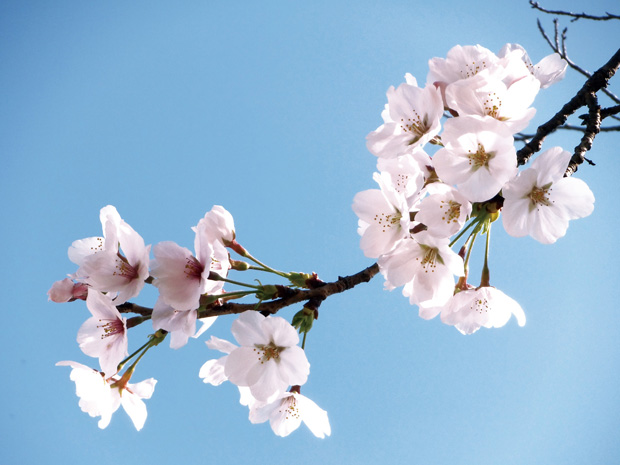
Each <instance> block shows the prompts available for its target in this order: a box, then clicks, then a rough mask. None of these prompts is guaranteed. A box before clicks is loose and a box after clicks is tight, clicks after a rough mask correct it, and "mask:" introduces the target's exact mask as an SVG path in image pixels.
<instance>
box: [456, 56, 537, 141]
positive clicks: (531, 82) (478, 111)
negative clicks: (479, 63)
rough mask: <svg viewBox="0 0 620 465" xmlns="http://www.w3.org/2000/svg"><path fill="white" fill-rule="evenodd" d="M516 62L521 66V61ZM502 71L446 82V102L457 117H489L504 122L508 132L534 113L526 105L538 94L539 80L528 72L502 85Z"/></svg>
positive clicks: (520, 129)
mask: <svg viewBox="0 0 620 465" xmlns="http://www.w3.org/2000/svg"><path fill="white" fill-rule="evenodd" d="M519 63H521V65H522V66H523V67H524V68H525V65H523V63H522V62H521V61H519ZM504 71H505V70H500V71H499V72H496V73H492V72H491V71H490V70H484V71H481V72H480V73H478V74H476V75H475V76H473V77H471V78H469V79H464V80H461V81H457V82H455V83H453V84H451V85H449V86H448V87H447V88H446V104H447V105H448V107H449V108H450V109H451V110H454V111H456V112H457V113H458V115H459V116H467V115H477V116H490V117H492V118H495V119H496V120H498V121H500V122H502V123H503V124H505V125H506V127H507V128H508V129H510V132H511V133H512V134H515V133H517V132H519V131H522V130H523V129H525V128H526V127H527V125H528V124H529V121H530V120H531V119H532V118H533V117H534V114H535V113H536V110H535V109H534V108H531V107H530V105H531V104H532V102H533V101H534V98H535V97H536V94H537V93H538V90H539V88H540V82H539V81H538V80H537V79H536V78H535V77H534V76H532V75H530V74H529V73H528V74H527V76H524V77H522V78H521V79H518V80H517V81H515V82H513V83H512V84H510V85H506V84H505V83H504V82H503V81H502V80H501V78H502V77H503V75H504ZM523 72H524V73H526V72H527V70H524V71H523Z"/></svg>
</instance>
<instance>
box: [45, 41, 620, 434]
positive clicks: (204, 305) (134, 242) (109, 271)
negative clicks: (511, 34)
mask: <svg viewBox="0 0 620 465" xmlns="http://www.w3.org/2000/svg"><path fill="white" fill-rule="evenodd" d="M567 66H568V64H567V62H566V60H565V59H563V58H562V57H561V56H560V55H559V54H557V53H555V54H553V55H550V56H547V57H544V58H543V59H542V60H540V62H538V63H537V64H536V65H534V64H533V63H532V61H531V60H530V58H529V56H528V54H527V52H526V51H525V50H524V49H523V47H521V46H520V45H518V44H506V45H505V46H504V47H502V49H501V50H500V51H499V52H498V53H494V52H492V51H491V50H488V49H486V48H484V47H482V46H480V45H475V46H460V45H457V46H455V47H453V48H452V49H451V50H450V51H448V53H447V55H446V57H445V58H440V57H435V58H432V59H431V60H430V61H429V71H428V74H427V76H426V83H425V84H424V85H423V86H420V85H418V81H417V79H416V78H415V77H414V76H412V75H410V74H407V75H405V82H402V83H401V84H399V85H398V87H393V86H392V87H390V88H389V89H388V91H387V93H386V97H387V104H386V105H385V106H384V108H383V111H382V113H381V118H382V120H383V122H382V123H381V125H380V126H379V127H377V129H376V130H374V131H371V132H370V133H369V134H368V135H367V144H366V145H367V148H368V150H369V151H370V153H371V154H372V155H374V156H375V157H376V158H377V172H375V173H374V174H373V180H374V181H375V182H376V184H378V188H375V189H368V190H365V191H362V192H358V193H357V194H356V195H355V196H354V198H353V205H352V208H353V211H354V212H355V214H356V215H357V216H358V233H359V235H360V236H361V238H360V248H361V249H362V251H363V253H364V255H365V256H367V257H368V258H371V259H373V260H375V261H376V262H375V263H374V264H373V265H371V266H369V267H367V268H365V269H363V270H361V271H359V272H358V273H355V274H352V275H350V276H344V277H339V278H338V279H337V280H335V281H332V282H324V281H322V280H321V279H319V277H318V275H317V274H316V273H314V272H312V273H304V272H284V271H280V270H278V269H276V268H274V267H272V266H270V265H267V264H265V263H264V262H263V261H262V260H260V259H258V258H257V257H254V256H253V255H252V254H251V253H250V252H249V251H248V250H247V249H245V248H244V247H243V246H242V245H241V244H240V243H239V242H238V240H237V232H236V230H235V226H234V221H233V217H232V215H231V214H230V213H229V212H228V211H227V210H226V209H225V208H224V207H222V206H219V205H216V206H214V207H213V208H212V209H211V210H210V211H208V212H207V213H206V214H205V215H204V216H203V217H202V218H200V219H199V220H198V222H197V224H196V225H195V226H194V227H192V230H193V232H194V233H195V236H194V246H193V250H190V249H188V248H186V247H183V246H181V245H179V244H177V243H175V242H172V241H164V242H160V243H158V244H156V245H154V246H151V245H146V244H145V243H144V240H143V238H142V236H140V235H139V234H138V233H137V232H136V231H135V230H134V229H133V228H132V227H131V226H130V225H129V224H128V223H127V222H126V221H125V220H124V219H123V218H121V216H120V214H119V213H118V211H117V210H116V208H115V207H114V206H112V205H108V206H106V207H103V208H102V209H101V211H100V215H99V217H100V222H101V228H102V233H101V235H100V236H93V237H87V238H84V239H80V240H76V241H74V242H73V243H72V245H71V246H70V247H69V250H68V256H69V259H70V260H71V261H72V262H73V263H74V264H75V265H76V266H77V270H76V271H74V272H73V273H71V274H70V275H69V277H68V278H65V279H63V280H60V281H57V282H56V283H54V284H53V285H52V288H51V289H50V290H49V293H48V295H49V298H50V300H53V301H55V302H70V301H77V300H81V301H85V303H86V307H87V309H88V311H89V313H90V316H89V317H88V318H87V319H86V321H85V322H84V323H83V324H82V326H81V327H80V329H79V331H78V335H77V342H78V345H79V347H80V349H81V350H82V352H84V354H86V355H87V356H90V357H93V358H97V359H98V362H99V369H94V368H90V367H87V366H85V365H82V364H80V363H77V362H73V361H60V362H58V365H59V366H68V367H70V368H71V374H70V378H71V380H72V381H74V382H75V384H76V394H77V395H78V397H79V398H80V401H79V406H80V408H81V409H82V410H83V411H84V412H86V413H88V414H89V415H90V416H92V417H100V420H99V423H98V425H99V427H100V428H105V427H107V426H108V424H109V423H110V419H111V416H112V414H113V413H114V412H115V411H116V410H118V409H119V407H120V406H123V409H124V410H125V411H126V412H127V414H128V415H129V416H130V418H131V419H132V421H133V423H134V425H135V427H136V429H138V430H139V429H141V428H142V427H143V425H144V423H145V420H146V417H147V413H146V406H145V404H144V401H143V400H144V399H149V398H150V397H151V396H152V394H153V392H154V388H155V384H156V382H157V381H156V380H155V379H153V378H149V379H146V380H144V381H141V382H138V383H130V382H129V381H130V380H132V377H133V375H134V372H135V370H136V368H137V366H138V363H139V362H140V360H141V359H142V358H143V357H144V356H145V355H146V354H147V353H148V352H149V351H150V350H151V349H152V348H154V347H156V346H158V345H159V344H161V343H162V342H163V341H164V340H166V339H169V341H170V347H171V348H173V349H180V348H181V347H183V346H185V345H186V344H187V343H188V341H189V340H190V338H198V337H200V336H201V335H202V334H203V333H204V332H205V331H207V330H209V328H210V327H211V325H212V324H213V322H214V321H215V319H216V318H217V317H219V316H225V315H238V317H237V318H236V319H235V320H234V321H233V322H232V324H231V330H230V331H231V335H232V337H233V338H234V340H235V342H232V341H229V340H226V339H220V338H219V337H216V336H215V335H211V337H210V339H209V340H207V341H206V345H207V347H208V348H209V349H211V350H216V351H219V352H221V353H222V354H223V355H222V356H220V358H211V359H208V360H207V361H206V362H205V363H204V364H203V365H202V367H201V368H200V369H199V370H198V375H199V377H200V378H201V379H202V380H203V381H204V383H206V384H211V385H213V386H219V385H221V384H223V383H225V382H230V384H232V385H234V386H236V388H238V390H239V394H240V402H241V403H242V404H243V405H245V406H247V407H248V410H249V414H248V418H249V420H250V422H252V423H263V422H267V421H269V423H270V426H271V428H272V430H273V431H274V433H275V434H276V435H278V436H287V435H288V434H290V433H291V432H292V431H294V430H295V429H297V428H298V427H299V426H300V424H301V423H302V422H303V423H305V424H306V426H307V427H308V428H309V429H310V431H311V432H312V433H313V434H314V435H315V436H317V437H320V438H323V437H325V436H327V435H330V434H331V426H330V423H329V419H328V415H327V412H326V411H324V410H323V409H321V408H320V407H319V406H318V405H317V404H315V403H314V402H313V401H312V400H310V399H309V398H308V397H305V395H302V394H301V389H302V386H304V385H305V383H306V381H307V380H308V378H309V374H310V362H309V360H308V359H307V356H306V350H305V349H306V343H307V342H308V340H307V336H308V333H309V332H310V331H311V330H312V328H313V325H314V323H315V321H316V320H317V319H318V315H319V308H320V306H321V305H322V304H323V302H324V301H325V300H326V299H328V298H329V297H330V296H332V295H334V294H338V293H342V292H345V291H348V290H350V289H353V288H354V287H356V286H357V285H359V284H361V283H365V282H368V281H370V280H371V279H373V278H374V277H375V276H378V275H379V274H381V275H382V276H383V278H384V279H385V288H386V289H387V290H394V289H396V288H402V294H403V296H404V297H406V298H407V299H408V301H409V303H410V304H411V305H414V306H416V307H417V308H418V312H419V315H420V317H421V318H423V319H432V318H436V317H438V318H439V319H440V320H441V321H442V322H443V323H444V324H446V325H448V326H454V327H455V328H456V329H457V330H458V331H459V332H460V333H462V334H464V335H471V334H473V333H476V332H477V331H479V330H480V329H481V328H487V329H490V328H499V327H502V326H504V325H506V324H508V322H509V321H510V320H511V318H512V316H514V319H515V320H516V323H517V324H518V325H519V326H523V325H524V324H525V321H526V316H525V312H524V311H523V309H522V308H521V306H520V305H519V304H518V303H517V301H516V300H514V299H513V298H511V297H509V296H508V295H506V294H505V293H504V292H502V291H501V290H499V289H498V288H497V287H495V286H494V285H492V284H491V281H492V280H491V266H492V264H491V260H490V250H491V229H492V227H493V225H494V224H497V223H496V222H497V220H499V218H500V217H501V218H502V225H503V227H504V229H505V230H506V232H507V233H508V234H509V235H511V236H514V237H523V236H528V235H529V236H531V237H532V238H534V239H535V240H537V241H538V242H540V243H543V244H551V243H554V242H555V241H557V240H558V239H560V238H561V237H563V236H564V235H565V234H566V232H567V229H568V226H569V221H571V220H575V219H578V218H584V217H587V216H588V215H590V214H591V213H592V211H593V209H594V200H595V199H594V195H593V194H592V192H591V191H590V189H589V187H588V186H587V185H586V183H585V182H583V181H581V180H579V179H576V178H574V177H568V176H567V174H572V173H574V172H575V171H576V169H577V166H578V165H579V164H580V163H582V162H583V161H584V160H585V156H584V155H585V153H586V151H588V150H590V149H591V147H592V144H593V141H594V138H595V137H596V135H597V134H598V133H599V132H600V131H601V121H602V120H603V119H604V118H605V117H610V116H613V115H615V114H617V112H618V109H617V107H609V108H603V109H602V108H601V106H600V105H599V102H598V98H597V92H599V91H600V90H602V89H604V88H605V87H606V86H607V84H608V82H609V80H610V79H611V78H612V76H613V75H614V73H615V72H616V70H617V69H618V67H619V66H620V50H618V52H616V53H615V54H614V56H613V57H612V58H611V59H610V60H609V61H608V62H607V63H606V64H605V65H604V66H603V67H601V68H600V69H599V70H598V71H596V72H595V73H594V74H593V75H592V76H590V77H589V78H588V79H587V81H586V82H585V84H584V85H583V87H582V88H581V89H580V90H579V91H578V92H577V94H576V95H575V96H574V97H573V98H572V99H570V101H569V102H567V103H566V104H565V105H564V106H563V107H562V109H561V110H560V111H559V112H558V113H556V115H555V116H554V117H553V118H551V119H550V120H549V121H548V122H547V123H545V124H543V125H541V126H540V127H539V128H538V130H537V131H536V134H535V136H534V137H533V138H532V140H531V141H529V142H528V143H527V144H526V145H525V147H523V148H522V149H520V150H519V151H517V150H516V148H515V146H514V143H515V140H517V137H516V135H518V134H519V133H520V132H521V131H523V130H524V129H525V128H526V127H527V126H528V124H529V122H530V120H531V119H532V118H533V116H534V114H535V111H536V110H535V109H534V108H533V107H532V106H531V105H532V103H533V101H534V99H535V97H536V95H537V94H538V92H539V91H540V90H541V89H545V88H547V87H549V86H551V85H553V84H555V83H557V82H558V81H560V80H561V79H562V78H563V77H564V74H565V71H566V68H567ZM584 106H585V107H587V108H588V114H587V115H585V117H584V118H583V119H584V122H585V129H584V135H583V137H582V138H581V141H580V142H579V145H578V146H577V147H576V148H575V150H574V153H570V152H568V151H566V150H563V149H562V148H561V147H552V148H550V149H548V150H546V151H545V152H543V153H541V154H540V155H539V156H537V157H536V159H535V160H534V161H533V162H532V163H531V165H530V167H528V168H527V169H523V170H521V171H519V169H518V167H519V166H522V165H524V164H526V163H527V162H528V161H529V160H530V158H531V157H532V155H533V154H535V153H536V152H538V151H540V150H541V148H542V145H543V142H544V140H545V138H546V137H547V136H548V135H549V134H550V133H552V132H553V131H555V130H556V129H558V128H559V127H561V126H562V125H563V124H565V122H566V120H567V118H568V117H569V116H570V115H572V114H573V113H575V111H577V110H578V109H579V108H581V107H584ZM479 238H484V241H483V243H484V245H483V251H484V255H483V260H482V263H481V265H480V268H481V273H480V278H479V280H475V281H474V278H473V272H471V270H472V266H471V261H472V260H473V259H472V257H473V256H474V254H472V251H473V249H474V245H475V243H476V240H477V239H479ZM480 242H482V241H478V244H480ZM233 253H234V254H236V255H238V256H239V257H240V259H235V258H233V257H234V255H232V254H233ZM151 256H152V257H153V258H151ZM233 272H234V273H235V277H234V279H233V278H232V277H231V276H232V274H233ZM248 274H251V275H252V276H253V275H255V274H260V275H261V276H266V277H267V278H263V279H262V281H265V282H266V283H267V284H263V282H262V281H261V280H258V279H246V278H245V276H247V275H248ZM240 275H242V276H243V277H241V278H239V277H238V276H240ZM271 278H273V279H276V280H277V281H282V280H284V281H285V283H284V284H282V283H280V282H276V283H273V284H272V283H271V282H267V279H271ZM244 279H245V280H244ZM146 285H152V286H154V287H155V288H156V289H157V291H158V297H157V300H156V302H155V304H154V305H153V307H147V306H142V305H140V304H137V303H134V302H131V300H132V299H134V298H136V297H137V296H139V295H140V294H141V291H142V290H143V288H144V287H145V286H146ZM240 299H241V300H242V301H240V302H238V301H237V300H240ZM243 299H245V300H243ZM248 299H251V300H253V301H252V302H248V301H247V300H248ZM299 303H303V305H302V308H301V309H298V311H297V312H296V313H295V314H294V315H293V316H292V317H291V318H290V322H289V321H287V320H286V319H284V318H283V317H280V316H274V315H275V314H276V313H278V312H279V311H280V310H281V309H283V308H285V307H288V306H291V305H296V304H299ZM126 314H135V315H136V316H133V317H130V318H126V317H125V316H124V315H126ZM145 322H150V323H151V324H152V325H153V331H154V332H153V333H152V334H151V335H149V336H148V338H147V340H146V342H143V343H142V345H139V347H138V348H137V349H136V350H134V351H133V352H132V353H129V338H128V332H129V330H130V329H131V328H133V327H136V326H138V325H140V324H142V323H145ZM198 323H201V324H202V326H201V328H200V329H197V324H198ZM303 389H304V392H305V389H306V388H305V387H304V388H303Z"/></svg>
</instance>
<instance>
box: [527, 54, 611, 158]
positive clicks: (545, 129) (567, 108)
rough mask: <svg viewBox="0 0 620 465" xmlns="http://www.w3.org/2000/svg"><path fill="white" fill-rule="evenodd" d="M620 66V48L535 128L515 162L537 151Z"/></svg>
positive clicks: (605, 83) (605, 84)
mask: <svg viewBox="0 0 620 465" xmlns="http://www.w3.org/2000/svg"><path fill="white" fill-rule="evenodd" d="M619 66H620V49H619V50H618V51H616V53H615V54H614V55H613V56H612V57H611V58H610V59H609V61H608V62H607V63H605V65H603V66H602V67H601V68H600V69H598V70H597V71H596V72H595V73H594V74H593V75H592V76H591V77H590V78H589V79H588V80H587V81H586V82H585V83H584V85H583V86H582V87H581V89H579V91H578V92H577V94H575V96H574V97H573V98H572V99H570V101H569V102H568V103H566V104H565V105H564V106H563V107H562V109H561V110H560V111H559V112H557V113H556V114H555V115H554V116H553V117H552V118H551V119H550V120H549V121H547V122H546V123H544V124H542V125H541V126H539V127H538V129H537V130H536V135H535V136H534V137H533V138H532V140H530V141H529V142H528V143H527V144H525V146H524V147H523V148H521V149H520V150H519V151H518V152H517V163H518V164H519V165H524V164H525V163H527V162H528V160H529V159H530V157H531V156H532V155H533V154H534V153H536V152H538V151H539V150H540V149H541V147H542V144H543V141H544V140H545V138H546V137H547V136H548V135H549V134H551V133H552V132H554V131H555V130H556V129H558V128H559V127H560V126H563V125H564V124H565V123H566V120H567V119H568V117H569V116H570V115H572V114H573V113H575V112H576V111H577V110H578V109H579V108H581V107H582V106H584V105H586V104H587V102H586V96H587V95H591V94H596V92H598V91H599V90H601V89H603V88H604V87H606V86H607V83H608V82H609V80H610V79H611V78H612V76H613V75H614V74H615V72H616V70H617V69H618V67H619Z"/></svg>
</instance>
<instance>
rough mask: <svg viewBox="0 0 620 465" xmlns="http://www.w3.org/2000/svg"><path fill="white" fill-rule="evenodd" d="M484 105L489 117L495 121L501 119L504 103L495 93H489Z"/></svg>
mask: <svg viewBox="0 0 620 465" xmlns="http://www.w3.org/2000/svg"><path fill="white" fill-rule="evenodd" d="M483 103H484V112H485V113H486V114H487V115H489V116H491V117H493V118H495V119H501V118H500V116H499V112H500V110H501V109H502V101H501V100H500V99H499V97H498V96H497V94H496V93H495V92H493V93H489V94H488V96H487V99H486V100H485V101H484V102H483Z"/></svg>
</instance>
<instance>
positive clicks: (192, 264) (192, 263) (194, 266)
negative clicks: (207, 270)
mask: <svg viewBox="0 0 620 465" xmlns="http://www.w3.org/2000/svg"><path fill="white" fill-rule="evenodd" d="M203 271H204V267H203V266H202V264H201V263H200V262H199V261H198V259H196V257H193V256H191V257H188V258H187V259H186V262H185V270H184V273H185V276H187V277H188V278H189V279H196V278H200V276H201V275H202V272H203Z"/></svg>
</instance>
